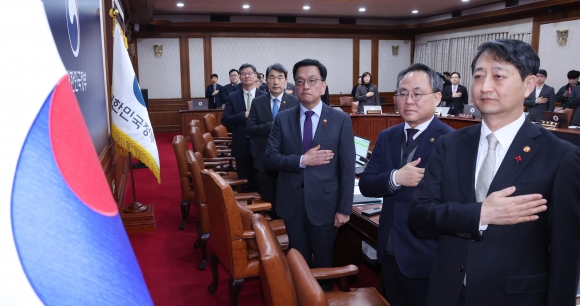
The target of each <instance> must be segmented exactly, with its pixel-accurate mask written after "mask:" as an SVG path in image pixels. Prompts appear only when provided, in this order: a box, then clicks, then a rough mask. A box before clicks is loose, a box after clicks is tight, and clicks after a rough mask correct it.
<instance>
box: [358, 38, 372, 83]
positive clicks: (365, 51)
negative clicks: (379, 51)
mask: <svg viewBox="0 0 580 306" xmlns="http://www.w3.org/2000/svg"><path fill="white" fill-rule="evenodd" d="M372 47H373V41H372V40H370V39H361V40H359V64H358V65H359V67H358V68H359V69H358V74H357V75H362V74H363V73H365V72H366V71H368V72H371V68H372V64H373V58H372V55H373V50H372Z"/></svg>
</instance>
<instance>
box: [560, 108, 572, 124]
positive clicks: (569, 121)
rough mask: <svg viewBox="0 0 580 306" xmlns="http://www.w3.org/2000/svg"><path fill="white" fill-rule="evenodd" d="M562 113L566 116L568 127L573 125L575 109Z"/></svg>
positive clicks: (565, 110)
mask: <svg viewBox="0 0 580 306" xmlns="http://www.w3.org/2000/svg"><path fill="white" fill-rule="evenodd" d="M562 112H564V114H566V118H567V119H568V125H572V118H574V109H572V108H565V109H564V110H563V111H562Z"/></svg>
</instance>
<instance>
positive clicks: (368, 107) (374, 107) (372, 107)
mask: <svg viewBox="0 0 580 306" xmlns="http://www.w3.org/2000/svg"><path fill="white" fill-rule="evenodd" d="M370 110H378V111H380V112H381V114H382V113H383V108H382V107H381V106H380V105H365V106H363V113H365V114H367V113H368V111H370Z"/></svg>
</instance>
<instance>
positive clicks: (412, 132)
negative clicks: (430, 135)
mask: <svg viewBox="0 0 580 306" xmlns="http://www.w3.org/2000/svg"><path fill="white" fill-rule="evenodd" d="M417 132H419V130H417V129H407V147H408V146H410V145H411V144H412V143H413V136H415V134H417Z"/></svg>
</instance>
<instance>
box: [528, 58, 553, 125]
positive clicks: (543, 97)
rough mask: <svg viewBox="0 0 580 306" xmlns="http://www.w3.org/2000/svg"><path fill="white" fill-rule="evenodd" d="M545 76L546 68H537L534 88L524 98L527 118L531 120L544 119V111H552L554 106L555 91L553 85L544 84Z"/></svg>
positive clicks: (546, 75) (538, 120) (546, 74)
mask: <svg viewBox="0 0 580 306" xmlns="http://www.w3.org/2000/svg"><path fill="white" fill-rule="evenodd" d="M547 77H548V72H546V70H544V69H540V70H538V73H537V74H536V78H537V81H536V89H535V90H533V91H532V93H530V95H529V96H528V97H527V98H526V99H525V100H524V106H527V107H528V119H530V120H531V121H532V122H540V121H542V120H544V112H553V111H554V108H555V107H556V93H555V92H554V88H553V87H551V86H548V85H546V83H545V82H546V78H547Z"/></svg>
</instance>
